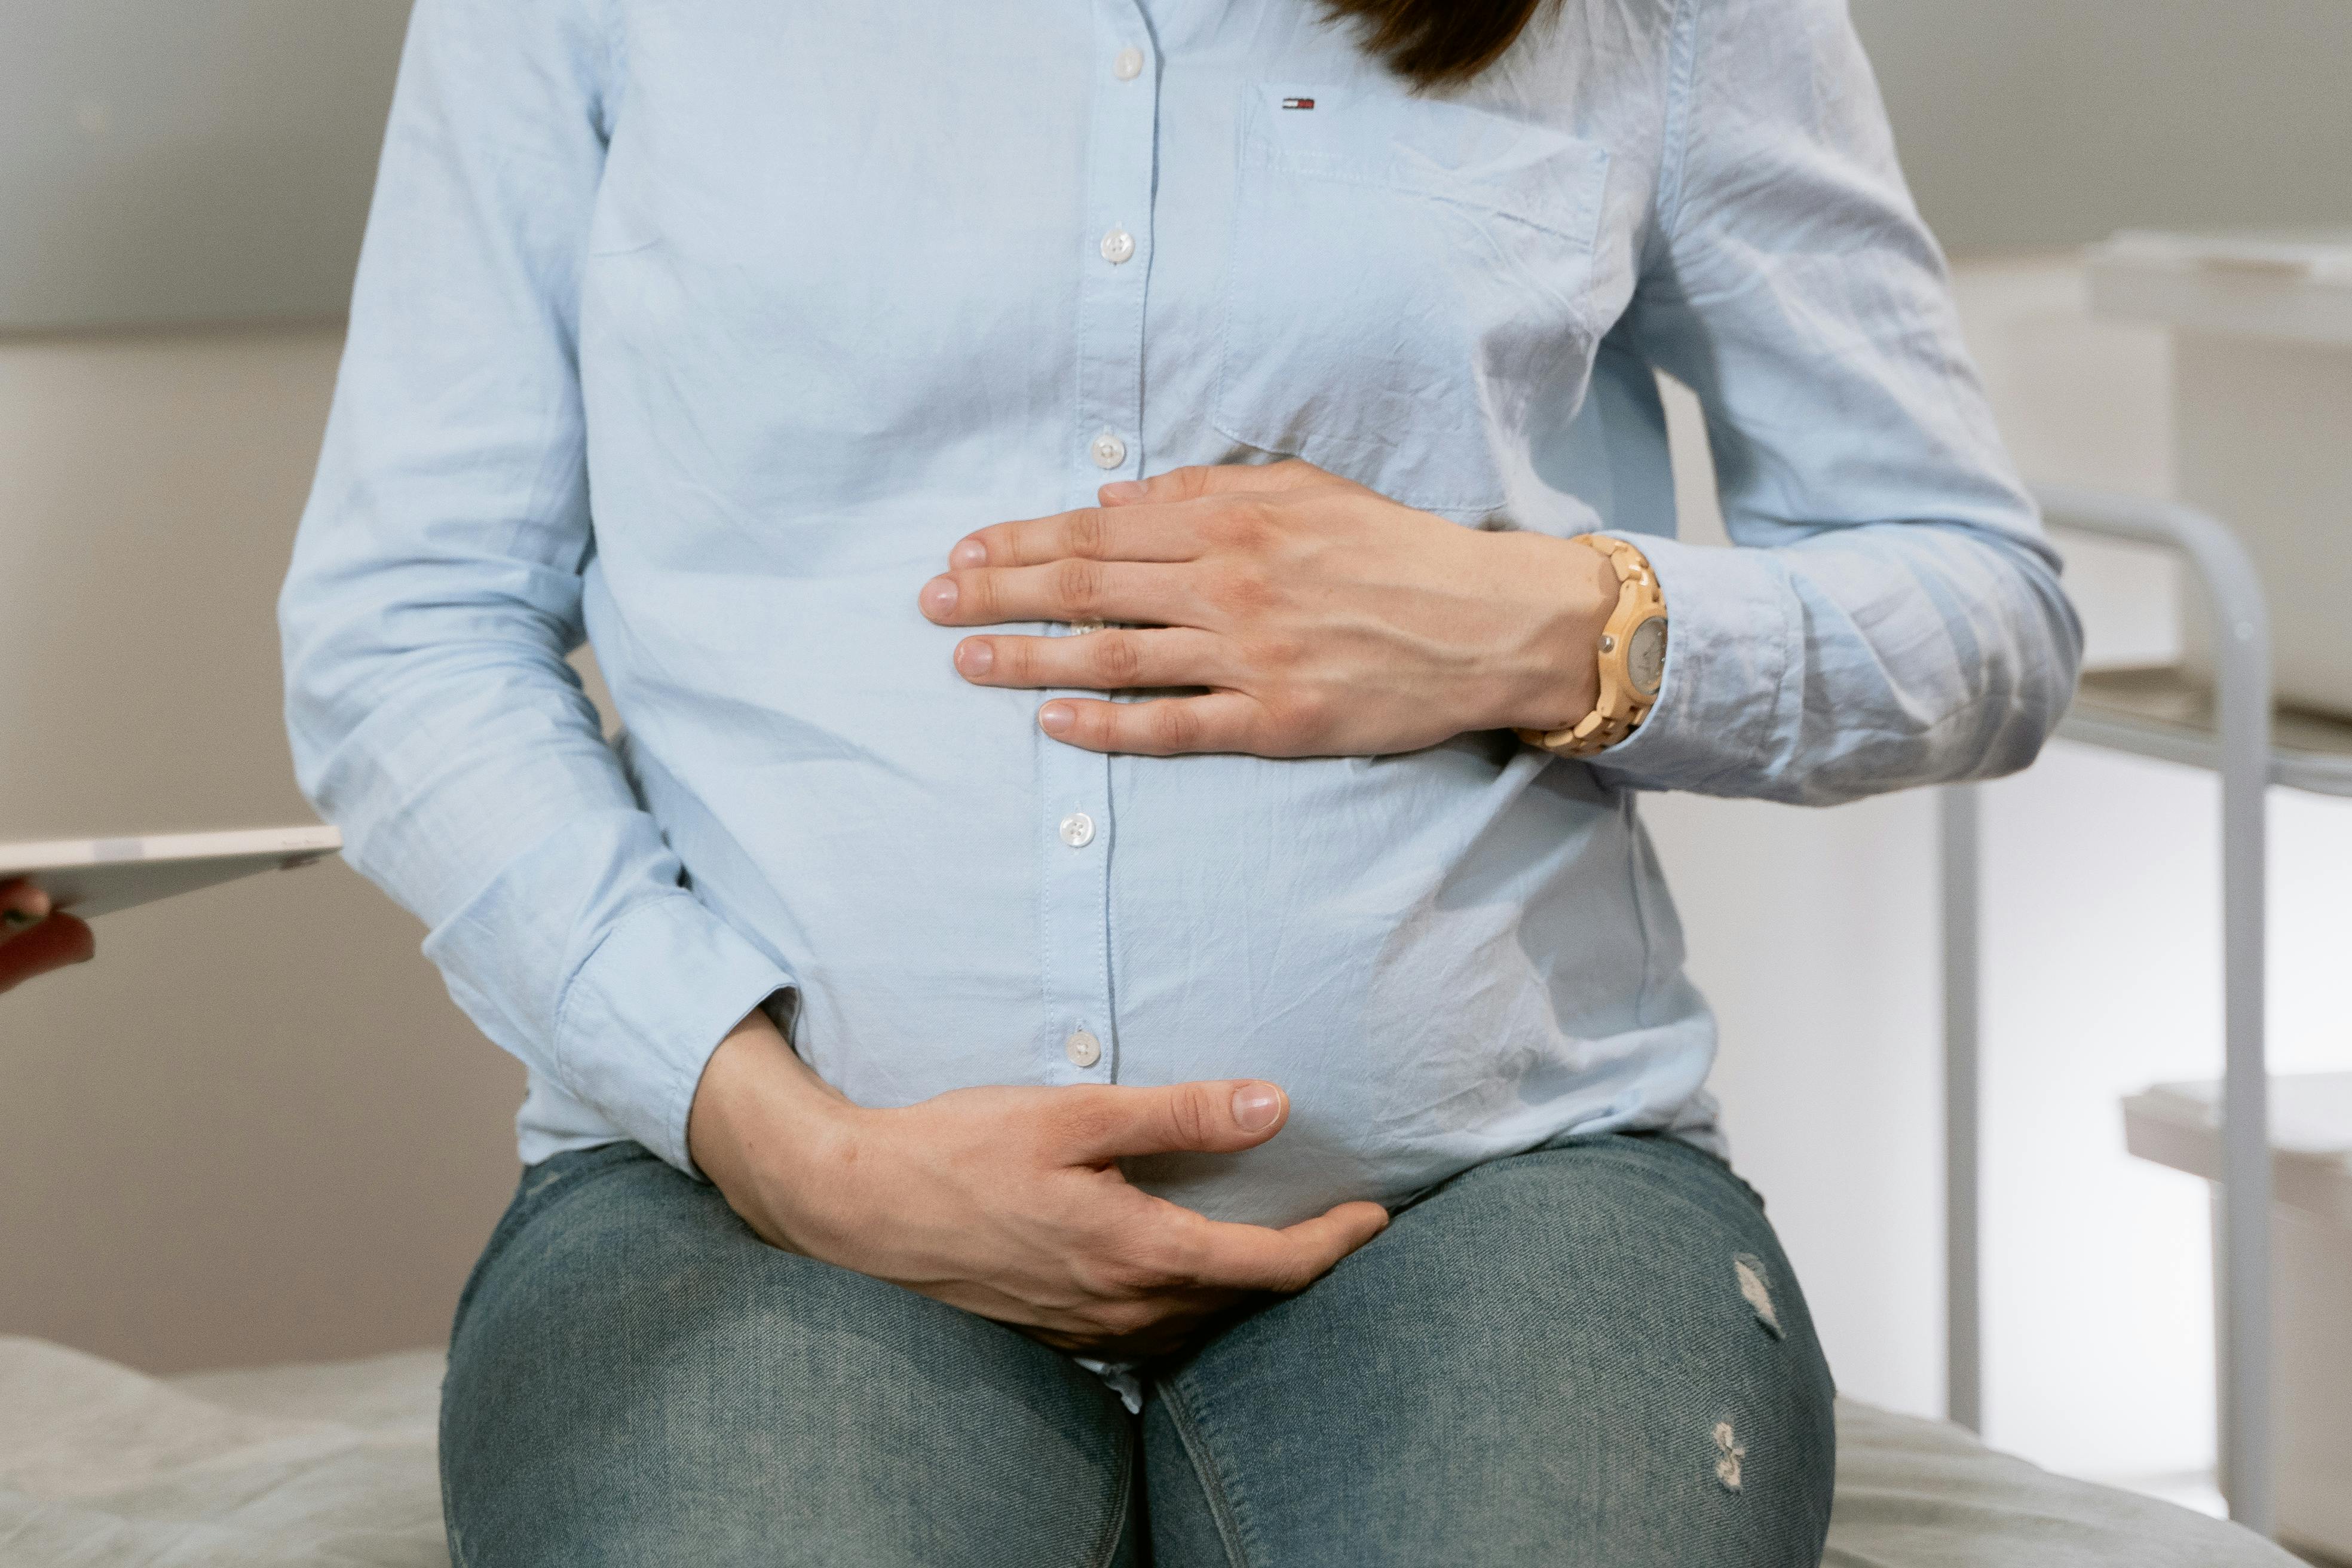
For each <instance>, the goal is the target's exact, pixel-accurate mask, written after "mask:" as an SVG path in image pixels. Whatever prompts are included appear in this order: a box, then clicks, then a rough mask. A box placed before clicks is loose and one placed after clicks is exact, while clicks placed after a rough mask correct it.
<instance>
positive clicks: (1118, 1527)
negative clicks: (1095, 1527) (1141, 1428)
mask: <svg viewBox="0 0 2352 1568" xmlns="http://www.w3.org/2000/svg"><path fill="white" fill-rule="evenodd" d="M1138 1441H1139V1439H1138V1437H1137V1436H1135V1433H1134V1424H1133V1423H1132V1422H1130V1423H1129V1425H1128V1436H1127V1440H1126V1442H1125V1443H1124V1444H1123V1445H1122V1446H1121V1447H1120V1449H1119V1457H1118V1458H1119V1464H1118V1502H1117V1503H1116V1504H1115V1505H1113V1507H1112V1509H1111V1510H1110V1529H1109V1531H1107V1532H1106V1533H1105V1534H1104V1536H1103V1543H1102V1546H1101V1548H1100V1550H1098V1551H1097V1552H1095V1554H1094V1556H1093V1557H1092V1559H1090V1562H1091V1563H1092V1568H1110V1565H1111V1564H1112V1563H1115V1562H1117V1561H1118V1543H1119V1540H1120V1538H1121V1537H1122V1536H1124V1535H1125V1534H1126V1533H1127V1521H1128V1517H1129V1515H1130V1514H1132V1513H1133V1512H1134V1511H1135V1447H1136V1444H1137V1442H1138Z"/></svg>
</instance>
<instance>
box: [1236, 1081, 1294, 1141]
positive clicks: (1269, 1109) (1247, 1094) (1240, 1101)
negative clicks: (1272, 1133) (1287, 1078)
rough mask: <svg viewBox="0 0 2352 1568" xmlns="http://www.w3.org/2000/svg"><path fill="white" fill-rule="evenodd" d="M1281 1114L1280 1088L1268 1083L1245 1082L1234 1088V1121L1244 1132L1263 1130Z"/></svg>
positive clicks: (1271, 1124) (1272, 1123)
mask: <svg viewBox="0 0 2352 1568" xmlns="http://www.w3.org/2000/svg"><path fill="white" fill-rule="evenodd" d="M1281 1115H1282V1090H1280V1089H1276V1088H1275V1087H1274V1085H1272V1084H1270V1083H1245V1084H1244V1085H1242V1086H1241V1088H1239V1089H1235V1090H1234V1121H1235V1122H1237V1123H1238V1124H1239V1125H1240V1127H1241V1130H1242V1131H1244V1132H1263V1131H1265V1130H1266V1129H1267V1128H1269V1127H1271V1126H1273V1125H1274V1124H1275V1122H1276V1120H1277V1119H1279V1118H1280V1117H1281Z"/></svg>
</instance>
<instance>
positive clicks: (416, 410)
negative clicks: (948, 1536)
mask: <svg viewBox="0 0 2352 1568" xmlns="http://www.w3.org/2000/svg"><path fill="white" fill-rule="evenodd" d="M612 47H613V46H612V34H611V31H610V29H609V27H608V26H607V24H606V21H605V19H604V17H603V16H602V14H601V11H600V8H599V7H598V6H597V5H593V4H587V3H581V4H574V3H573V0H419V3H418V5H416V7H415V13H414V15H413V17H412V20H411V23H410V32H409V38H408V44H407V48H406V52H405V55H404V59H403V63H402V68H401V74H400V85H399V88H398V90H397V93H396V95H395V100H394V107H393V111H392V118H391V122H390V125H389V128H388V130H387V132H386V137H385V143H384V152H383V163H382V167H381V170H380V173H379V175H378V181H377V188H376V196H375V205H374V207H373V212H372V215H371V216H370V218H369V223H368V234H367V240H366V244H365V247H364V251H363V254H362V259H361V264H360V271H359V277H358V281H357V285H356V289H355V291H354V295H353V300H352V316H351V330H350V336H349V340H348V342H347V344H346V347H345V350H344V356H343V363H342V369H341V375H340V377H339V379H338V382H337V384H336V391H335V400H334V407H333V412H332V414H331V417H330V420H329V424H328V430H327V438H326V446H325V450H324V453H323V455H322V457H321V459H320V470H319V476H318V479H317V482H316V485H315V487H314V489H313V490H312V492H311V496H310V504H309V507H308V509H307V510H306V512H305V514H304V517H303V520H302V526H301V531H300V534H299V539H298V542H297V544H296V547H295V552H294V560H293V564H292V568H291V571H290V573H289V576H288V579H287V582H286V585H285V590H284V593H283V595H282V596H281V598H280V601H279V625H280V630H281V633H282V636H283V641H284V650H285V659H286V704H287V724H288V729H289V735H290V738H291V742H292V746H293V752H294V758H295V764H296V770H297V773H298V774H299V778H300V782H301V784H302V787H303V790H304V792H305V793H306V794H307V795H309V796H310V800H311V801H312V803H313V804H314V805H316V806H317V807H318V808H319V810H320V813H321V814H323V815H324V816H327V817H328V818H329V819H330V820H331V821H332V822H334V823H336V824H337V825H338V826H341V828H342V829H343V830H344V834H345V837H346V839H347V841H348V845H349V848H348V855H349V858H351V859H352V861H353V862H354V863H355V864H356V865H357V866H358V868H360V869H361V870H362V872H364V873H365V874H366V875H367V876H368V877H369V878H371V879H373V880H374V881H375V882H376V883H378V884H379V885H380V886H382V887H383V889H385V890H386V891H387V892H389V893H391V894H392V895H393V896H394V898H395V899H397V900H400V901H401V902H402V903H403V904H404V905H405V906H407V908H408V909H410V910H413V911H414V912H415V913H416V914H417V915H418V916H419V917H420V918H421V919H423V920H424V921H425V923H426V924H427V926H428V927H430V928H431V932H430V935H429V936H428V938H427V939H426V942H425V951H426V952H427V953H428V954H429V955H430V956H431V957H432V958H433V959H434V961H435V962H436V963H438V964H439V966H440V968H441V970H442V973H443V974H444V976H445V977H446V980H447V983H448V986H449V990H450V994H452V995H453V996H454V997H455V998H456V999H457V1003H458V1005H460V1006H461V1007H463V1008H464V1009H465V1011H466V1012H467V1015H468V1016H471V1017H472V1018H473V1020H474V1021H475V1023H476V1024H478V1026H480V1027H481V1029H482V1030H483V1032H484V1033H485V1034H487V1035H488V1037H490V1038H491V1039H492V1040H494V1041H496V1042H497V1043H498V1044H499V1046H500V1047H504V1048H505V1049H506V1050H508V1051H509V1052H511V1053H512V1054H514V1055H515V1056H517V1057H519V1058H521V1059H522V1060H523V1061H524V1062H525V1063H526V1064H528V1065H529V1066H530V1068H532V1069H533V1070H534V1072H536V1073H539V1074H542V1075H544V1076H545V1077H546V1078H547V1079H549V1080H550V1081H551V1083H553V1084H555V1085H557V1086H559V1087H560V1088H561V1089H562V1090H563V1091H564V1092H566V1093H568V1094H570V1095H571V1096H572V1097H573V1098H574V1099H575V1100H578V1101H579V1102H580V1103H581V1104H582V1105H583V1106H585V1107H589V1108H592V1109H593V1110H595V1111H598V1112H601V1113H602V1115H603V1116H604V1118H605V1119H606V1120H607V1121H609V1122H610V1123H611V1124H612V1125H613V1126H614V1127H616V1128H619V1129H621V1130H623V1131H625V1132H626V1133H627V1134H628V1135H629V1136H631V1137H633V1138H635V1139H636V1140H638V1141H639V1142H642V1143H644V1144H645V1145H646V1147H647V1148H649V1149H651V1150H652V1151H654V1152H656V1153H657V1154H659V1155H660V1156H662V1157H663V1158H664V1159H666V1160H668V1161H669V1162H671V1163H674V1164H677V1165H678V1166H679V1167H681V1168H683V1169H688V1170H691V1168H692V1167H691V1163H690V1162H689V1160H688V1154H687V1147H686V1119H687V1111H688V1106H689V1105H690V1104H691V1102H692V1100H693V1095H694V1089H695V1087H696V1084H697V1083H698V1080H699V1078H700V1075H701V1071H702V1068H703V1065H704V1063H705V1062H706V1061H707V1060H708V1058H709V1055H710V1053H711V1051H712V1050H713V1049H714V1048H715V1047H716V1046H717V1045H718V1043H719V1040H720V1038H721V1037H723V1036H724V1035H725V1033H726V1032H727V1030H728V1028H729V1027H730V1026H732V1025H733V1024H734V1023H736V1022H737V1021H738V1020H739V1019H740V1018H741V1017H742V1016H744V1015H746V1014H747V1013H749V1012H750V1011H751V1009H752V1008H754V1007H755V1006H757V1005H760V1004H761V1002H762V1001H764V1000H765V999H767V998H768V997H770V996H771V995H772V994H775V993H777V992H779V991H782V990H784V989H787V988H789V986H790V985H791V984H792V980H791V977H790V976H789V975H787V974H786V973H784V972H783V971H782V969H781V968H780V967H779V966H778V964H777V963H776V962H775V960H774V959H773V958H772V957H771V956H770V955H769V954H768V953H766V952H764V951H763V950H762V949H761V948H760V947H759V946H758V945H756V944H755V943H753V942H751V941H750V940H749V939H747V938H746V937H745V936H743V935H742V934H741V933H740V932H739V931H736V930H734V929H733V928H732V927H731V926H730V925H729V924H728V923H727V922H726V921H723V920H722V919H720V918H719V916H718V915H717V914H716V913H715V912H714V911H713V910H710V909H709V907H708V906H706V905H705V904H704V903H703V902H702V901H701V900H699V899H698V898H697V897H696V895H695V894H694V893H693V891H692V890H691V889H689V888H688V886H687V885H686V884H687V879H686V877H685V874H684V868H682V867H681V866H680V864H679V862H678V860H677V857H676V856H675V855H674V854H673V853H672V851H671V849H670V847H669V846H668V845H667V842H666V841H665V839H664V837H663V835H662V832H661V829H660V826H659V825H658V824H657V823H656V821H655V820H654V819H653V817H651V816H648V815H647V814H646V811H645V810H643V809H642V807H641V805H640V804H639V802H638V800H637V798H636V796H635V793H634V791H633V790H632V788H631V786H630V784H629V781H628V779H627V778H626V776H625V773H624V772H623V770H622V768H621V766H620V764H619V763H618V761H617V759H616V758H615V756H614V752H613V751H612V750H611V749H610V748H609V747H608V746H607V745H606V744H605V742H604V738H603V735H602V732H601V729H600V726H599V723H598V720H597V716H596V713H595V710H594V709H593V705H592V704H591V703H590V702H589V700H588V699H587V698H586V696H585V695H584V694H583V691H582V689H581V686H580V682H579V680H578V679H577V678H576V677H575V676H574V675H573V673H572V670H571V668H569V667H568V666H567V665H566V663H565V656H566V655H567V654H568V653H569V652H571V651H572V649H574V648H576V647H579V646H580V644H581V642H582V641H583V636H584V634H583V629H582V617H581V597H582V587H583V583H582V572H583V567H584V566H585V564H586V563H588V561H589V560H590V559H591V557H592V555H593V549H594V540H593V529H592V526H591V520H590V507H589V495H588V479H587V473H586V467H585V433H584V426H583V413H582V401H581V395H580V385H579V375H578V368H577V363H576V355H575V342H576V331H575V328H576V323H577V320H578V307H579V297H580V274H581V268H582V264H583V258H584V256H585V253H586V247H587V233H588V225H589V220H590V216H591V213H592V211H593V205H594V201H595V196H596V190H597V185H598V182H599V179H600V177H601V174H602V170H603V166H604V144H605V137H606V132H607V128H608V126H609V123H610V116H611V114H612V112H613V110H614V105H613V104H612V103H611V102H609V101H608V100H607V97H606V89H605V84H606V83H607V82H609V81H610V80H612V79H613V73H612V70H611V65H612V61H611V58H610V51H611V48H612Z"/></svg>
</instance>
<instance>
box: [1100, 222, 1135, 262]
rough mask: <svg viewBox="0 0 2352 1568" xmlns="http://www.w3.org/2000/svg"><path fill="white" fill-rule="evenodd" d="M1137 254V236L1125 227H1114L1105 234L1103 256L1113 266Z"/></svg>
mask: <svg viewBox="0 0 2352 1568" xmlns="http://www.w3.org/2000/svg"><path fill="white" fill-rule="evenodd" d="M1134 254H1135V236H1133V235H1131V234H1129V233H1128V232H1127V230H1125V229H1123V228H1115V229H1112V230H1111V231H1110V232H1109V233H1108V234H1107V235H1104V236H1103V241H1102V258H1103V259H1104V260H1105V261H1108V262H1109V263H1110V264H1111V265H1112V266H1113V267H1116V266H1118V264H1119V263H1120V262H1122V261H1124V260H1126V259H1127V258H1129V257H1130V256H1133V255H1134Z"/></svg>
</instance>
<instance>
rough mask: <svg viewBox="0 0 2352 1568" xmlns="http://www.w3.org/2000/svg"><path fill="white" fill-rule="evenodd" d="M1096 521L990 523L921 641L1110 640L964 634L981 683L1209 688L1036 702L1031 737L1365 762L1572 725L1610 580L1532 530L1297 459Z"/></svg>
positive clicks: (1219, 473)
mask: <svg viewBox="0 0 2352 1568" xmlns="http://www.w3.org/2000/svg"><path fill="white" fill-rule="evenodd" d="M1101 500H1102V505H1101V506H1099V507H1089V508H1086V509H1083V510H1078V511H1067V512H1062V513H1060V514H1058V515H1056V516H1054V517H1044V518H1036V519H1034V520H1031V521H1024V522H1001V523H997V524H995V525H994V526H992V527H989V528H983V529H982V530H981V531H979V532H977V533H974V534H971V536H969V537H968V538H966V539H964V540H962V541H961V542H959V543H958V544H957V545H956V547H955V549H954V550H953V551H952V552H950V555H949V570H948V571H947V572H946V573H945V574H943V575H941V576H939V577H935V578H933V579H932V580H931V581H930V582H929V583H928V584H925V585H924V587H923V590H922V594H921V595H920V603H921V605H922V610H923V614H924V615H926V616H929V617H930V618H931V619H932V620H934V621H936V622H938V623H939V624H940V625H941V626H995V625H1000V624H1002V623H1003V622H1006V621H1064V622H1068V623H1071V624H1073V625H1078V626H1085V625H1088V624H1100V623H1104V622H1110V623H1116V624H1115V625H1113V626H1111V627H1109V628H1108V629H1106V630H1101V631H1097V632H1095V633H1094V634H1093V635H1091V636H1087V637H1013V636H988V637H966V638H965V639H964V640H963V641H962V642H961V643H959V644H958V645H957V646H956V650H955V664H956V668H957V669H958V670H959V671H960V672H961V674H962V675H963V677H964V679H967V680H970V681H971V682H972V683H973V684H975V685H979V686H1007V687H1021V688H1043V687H1064V688H1071V687H1075V688H1078V689H1088V690H1096V691H1121V690H1139V689H1167V688H1171V687H1177V688H1184V687H1197V688H1205V691H1204V692H1203V694H1202V695H1199V696H1180V697H1158V698H1154V699H1152V700H1147V701H1140V702H1109V701H1098V700H1073V699H1069V698H1056V699H1055V700H1052V701H1050V702H1047V703H1046V704H1045V706H1044V707H1042V708H1041V709H1039V710H1038V713H1037V721H1038V723H1039V724H1040V725H1042V726H1043V727H1044V729H1045V732H1046V733H1047V734H1049V735H1051V736H1053V737H1054V738H1055V740H1059V741H1066V742H1069V743H1070V744H1071V745H1074V746H1082V747H1085V748H1086V749H1087V750H1089V751H1096V752H1139V753H1142V754H1144V755H1149V756H1168V755H1171V754H1174V753H1177V752H1251V753H1255V755H1258V756H1264V757H1310V756H1380V755H1384V754H1387V753H1390V752H1410V751H1416V750H1418V749H1420V748H1421V747H1423V746H1429V745H1434V744H1436V743H1437V742H1441V741H1444V740H1447V739H1449V738H1451V737H1452V736H1454V735H1458V734H1461V733H1463V732H1464V731H1472V730H1494V729H1504V728H1508V727H1514V726H1518V727H1524V728H1528V729H1558V728H1559V727H1561V726H1563V725H1567V724H1572V723H1574V722H1575V721H1577V720H1579V719H1581V718H1582V717H1583V716H1584V715H1585V714H1587V713H1589V712H1591V710H1592V707H1593V704H1594V703H1595V701H1596V700H1598V697H1599V690H1600V676H1599V673H1598V670H1597V669H1596V668H1595V662H1594V661H1595V658H1596V654H1595V648H1596V646H1597V644H1598V642H1599V639H1600V634H1601V626H1602V625H1603V624H1604V623H1605V622H1606V621H1607V620H1608V617H1609V613H1610V610H1611V608H1612V606H1613V605H1615V603H1616V599H1617V582H1616V577H1615V574H1613V573H1612V572H1611V570H1610V568H1609V565H1608V563H1607V562H1605V561H1603V560H1602V559H1601V556H1600V555H1598V554H1597V553H1595V552H1592V551H1590V550H1586V549H1584V548H1582V547H1580V546H1578V545H1572V544H1570V543H1569V542H1566V541H1564V540H1559V539H1555V538H1552V537H1550V536H1549V535H1547V534H1540V533H1519V532H1486V531H1480V530H1476V529H1469V528H1464V527H1461V526H1459V525H1458V524H1455V523H1453V522H1450V521H1446V520H1445V519H1444V518H1440V517H1436V516H1433V515H1432V514H1430V513H1428V512H1425V511H1417V510H1413V509H1412V508H1411V507H1407V506H1400V505H1399V504H1397V503H1396V502H1394V501H1391V500H1387V499H1386V498H1384V497H1382V496H1380V495H1378V494H1376V493H1374V492H1373V491H1371V490H1369V489H1365V488H1364V487H1363V486H1361V485H1359V484H1354V483H1351V482H1349V480H1346V479H1340V478H1339V477H1338V476H1336V475H1333V474H1329V473H1326V472H1325V471H1324V470H1323V469H1321V468H1316V467H1315V466H1314V465H1313V464H1311V463H1305V462H1298V461H1291V462H1282V463H1275V464H1271V465H1265V466H1255V465H1250V466H1229V467H1223V468H1178V469H1176V470H1174V471H1173V472H1171V473H1167V474H1162V475H1160V477H1158V478H1157V479H1149V480H1144V481H1140V482H1138V481H1132V480H1130V481H1123V482H1121V483H1118V484H1111V485H1106V486H1104V487H1103V489H1102V491H1101Z"/></svg>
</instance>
